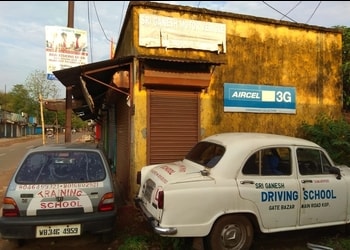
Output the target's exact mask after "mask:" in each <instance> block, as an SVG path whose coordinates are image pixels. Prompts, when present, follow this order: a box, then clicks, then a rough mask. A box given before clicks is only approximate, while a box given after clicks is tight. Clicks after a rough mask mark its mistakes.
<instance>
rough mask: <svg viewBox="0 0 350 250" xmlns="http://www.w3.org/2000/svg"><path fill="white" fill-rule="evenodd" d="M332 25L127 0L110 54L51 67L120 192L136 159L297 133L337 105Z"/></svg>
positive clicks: (338, 46)
mask: <svg viewBox="0 0 350 250" xmlns="http://www.w3.org/2000/svg"><path fill="white" fill-rule="evenodd" d="M341 60H342V33H341V31H340V30H337V29H330V28H324V27H318V26H310V25H305V24H298V23H292V22H287V21H278V20H272V19H267V18H260V17H254V16H247V15H240V14H234V13H227V12H219V11H211V10H208V9H203V8H192V7H184V6H177V5H168V4H163V3H155V2H142V1H130V3H129V7H128V10H127V14H126V17H125V21H124V24H123V28H122V32H121V34H120V39H119V41H118V44H117V46H116V49H115V53H114V58H113V59H111V60H106V61H102V62H97V63H92V64H87V65H84V66H79V67H74V68H69V69H65V70H60V71H56V72H54V74H55V75H56V77H57V78H58V79H59V80H60V81H61V82H62V83H63V84H64V85H65V86H66V87H67V88H71V89H72V93H73V97H74V99H75V100H76V101H81V103H82V104H81V106H79V107H75V108H74V109H73V110H74V112H76V113H79V114H80V116H81V118H82V119H83V120H87V119H93V120H95V121H96V122H97V123H98V130H100V131H101V137H100V139H101V145H102V146H103V148H104V149H105V151H106V154H107V155H108V157H109V158H110V159H111V161H112V162H113V165H114V167H115V173H116V177H117V180H118V183H119V184H120V186H121V187H122V190H123V194H124V195H125V197H126V198H127V199H132V198H133V197H134V195H135V193H136V191H137V189H138V186H137V185H136V173H137V171H139V170H140V169H141V167H142V166H144V165H146V164H153V163H160V162H167V161H173V160H177V159H181V158H183V157H184V155H185V154H186V152H187V151H188V150H189V149H190V148H191V147H192V146H193V145H194V144H195V143H196V142H197V141H198V140H200V139H202V138H203V137H207V136H209V135H212V134H214V133H218V132H226V131H251V132H268V133H278V134H286V135H297V128H298V127H299V126H300V124H301V123H302V122H303V121H306V122H308V123H312V122H313V121H314V120H315V118H316V117H317V115H319V114H320V113H325V114H327V115H329V116H332V117H335V118H338V117H340V116H341V111H342V77H341V64H342V61H341Z"/></svg>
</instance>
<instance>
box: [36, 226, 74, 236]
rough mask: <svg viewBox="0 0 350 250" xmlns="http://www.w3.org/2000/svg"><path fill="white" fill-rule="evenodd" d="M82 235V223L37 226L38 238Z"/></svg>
mask: <svg viewBox="0 0 350 250" xmlns="http://www.w3.org/2000/svg"><path fill="white" fill-rule="evenodd" d="M74 235H80V224H69V225H50V226H37V227H36V234H35V237H36V238H48V237H60V236H74Z"/></svg>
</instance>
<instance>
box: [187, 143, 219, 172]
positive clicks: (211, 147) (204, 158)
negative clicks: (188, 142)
mask: <svg viewBox="0 0 350 250" xmlns="http://www.w3.org/2000/svg"><path fill="white" fill-rule="evenodd" d="M224 153H225V147H223V146H222V145H219V144H215V143H212V142H199V143H197V144H196V145H195V146H194V147H193V148H192V149H191V151H190V152H189V153H188V154H187V155H186V157H185V158H186V159H187V160H190V161H193V162H196V163H198V164H201V165H203V166H204V167H208V168H212V167H214V166H215V165H216V164H217V163H218V162H219V160H220V159H221V157H222V156H223V155H224Z"/></svg>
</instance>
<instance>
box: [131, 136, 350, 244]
mask: <svg viewBox="0 0 350 250" xmlns="http://www.w3.org/2000/svg"><path fill="white" fill-rule="evenodd" d="M138 184H140V189H139V192H138V194H137V196H136V197H135V203H136V205H137V206H138V207H139V208H140V210H141V211H142V213H143V214H144V215H145V216H146V217H147V219H148V220H149V221H150V223H151V225H152V227H153V229H154V231H155V232H156V233H158V234H160V235H162V236H168V237H204V244H205V246H206V247H207V249H226V250H227V249H231V250H232V249H249V248H250V246H251V244H252V241H253V238H254V232H257V231H260V232H262V233H273V232H281V231H288V230H299V229H307V228H316V227H324V226H331V225H342V224H347V223H349V222H350V221H349V220H350V209H349V208H350V207H349V201H350V191H349V185H350V169H349V168H348V167H346V166H338V167H336V166H334V163H333V161H332V159H331V158H330V157H329V155H328V154H327V152H326V151H325V150H324V149H323V148H321V147H320V146H319V145H317V144H315V143H313V142H310V141H307V140H304V139H300V138H294V137H288V136H283V135H275V134H262V133H222V134H216V135H213V136H210V137H208V138H206V139H204V140H202V141H200V142H199V143H198V144H196V145H195V146H194V147H193V148H192V149H191V150H190V152H189V153H188V154H187V155H186V157H185V158H184V159H183V160H180V161H176V162H171V163H166V164H158V165H152V166H145V167H143V168H142V170H141V172H140V175H139V176H138Z"/></svg>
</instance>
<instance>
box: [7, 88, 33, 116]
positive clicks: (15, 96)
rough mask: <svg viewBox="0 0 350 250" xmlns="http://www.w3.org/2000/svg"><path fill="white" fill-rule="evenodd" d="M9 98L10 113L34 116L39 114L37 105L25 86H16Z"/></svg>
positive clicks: (8, 107)
mask: <svg viewBox="0 0 350 250" xmlns="http://www.w3.org/2000/svg"><path fill="white" fill-rule="evenodd" d="M8 96H9V99H8V103H7V109H8V111H12V112H14V113H20V112H24V113H27V114H28V115H32V116H35V115H37V114H38V110H37V103H36V102H35V101H34V100H33V99H32V98H31V97H30V96H29V92H28V90H27V89H26V88H25V87H24V85H22V84H17V85H14V86H13V88H12V91H11V92H10V93H9V94H8Z"/></svg>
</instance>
